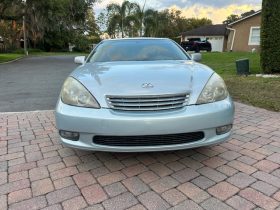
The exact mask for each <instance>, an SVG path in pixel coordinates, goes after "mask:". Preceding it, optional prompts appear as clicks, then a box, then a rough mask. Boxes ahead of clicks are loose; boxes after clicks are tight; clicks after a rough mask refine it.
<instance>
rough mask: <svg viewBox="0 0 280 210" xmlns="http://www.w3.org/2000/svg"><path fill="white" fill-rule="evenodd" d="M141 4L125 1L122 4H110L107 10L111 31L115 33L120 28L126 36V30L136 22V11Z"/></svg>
mask: <svg viewBox="0 0 280 210" xmlns="http://www.w3.org/2000/svg"><path fill="white" fill-rule="evenodd" d="M138 8H139V5H138V4H136V3H131V2H129V1H124V2H123V3H122V4H121V5H119V4H115V3H112V4H109V5H108V6H107V11H108V13H109V26H108V28H109V32H110V33H112V34H115V32H116V30H120V31H121V34H122V37H124V36H125V30H126V29H129V28H131V27H132V23H136V22H137V19H136V16H135V15H136V13H137V11H138Z"/></svg>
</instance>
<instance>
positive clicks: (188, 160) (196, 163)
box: [180, 157, 204, 170]
mask: <svg viewBox="0 0 280 210" xmlns="http://www.w3.org/2000/svg"><path fill="white" fill-rule="evenodd" d="M180 162H181V163H183V164H184V165H185V166H187V167H189V168H191V169H193V170H197V169H199V168H202V167H203V166H204V165H203V164H202V163H200V162H199V161H197V160H194V159H192V158H190V157H185V158H183V159H181V160H180Z"/></svg>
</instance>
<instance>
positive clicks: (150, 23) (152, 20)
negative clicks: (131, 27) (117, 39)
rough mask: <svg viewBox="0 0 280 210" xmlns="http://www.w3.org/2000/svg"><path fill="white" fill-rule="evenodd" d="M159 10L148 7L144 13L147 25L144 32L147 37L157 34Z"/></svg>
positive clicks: (145, 24)
mask: <svg viewBox="0 0 280 210" xmlns="http://www.w3.org/2000/svg"><path fill="white" fill-rule="evenodd" d="M158 16H159V14H158V11H156V10H153V9H148V10H146V11H145V12H144V15H143V24H144V26H145V29H144V32H145V36H147V37H155V36H157V31H158V22H159V21H158Z"/></svg>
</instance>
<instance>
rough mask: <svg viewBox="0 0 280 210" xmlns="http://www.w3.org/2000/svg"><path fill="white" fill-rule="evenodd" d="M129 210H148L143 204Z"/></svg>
mask: <svg viewBox="0 0 280 210" xmlns="http://www.w3.org/2000/svg"><path fill="white" fill-rule="evenodd" d="M127 210H146V208H145V207H144V206H143V205H141V204H137V205H135V206H132V207H130V208H128V209H127Z"/></svg>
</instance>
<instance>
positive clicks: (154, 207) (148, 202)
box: [138, 191, 170, 210]
mask: <svg viewBox="0 0 280 210" xmlns="http://www.w3.org/2000/svg"><path fill="white" fill-rule="evenodd" d="M138 200H139V201H140V202H141V203H142V204H143V205H144V206H145V207H146V208H147V209H149V210H159V209H160V210H165V209H169V208H170V205H169V204H168V203H167V202H166V201H165V200H163V199H162V198H161V197H160V196H159V195H158V194H156V193H155V192H153V191H149V192H146V193H144V194H142V195H140V196H138Z"/></svg>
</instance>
